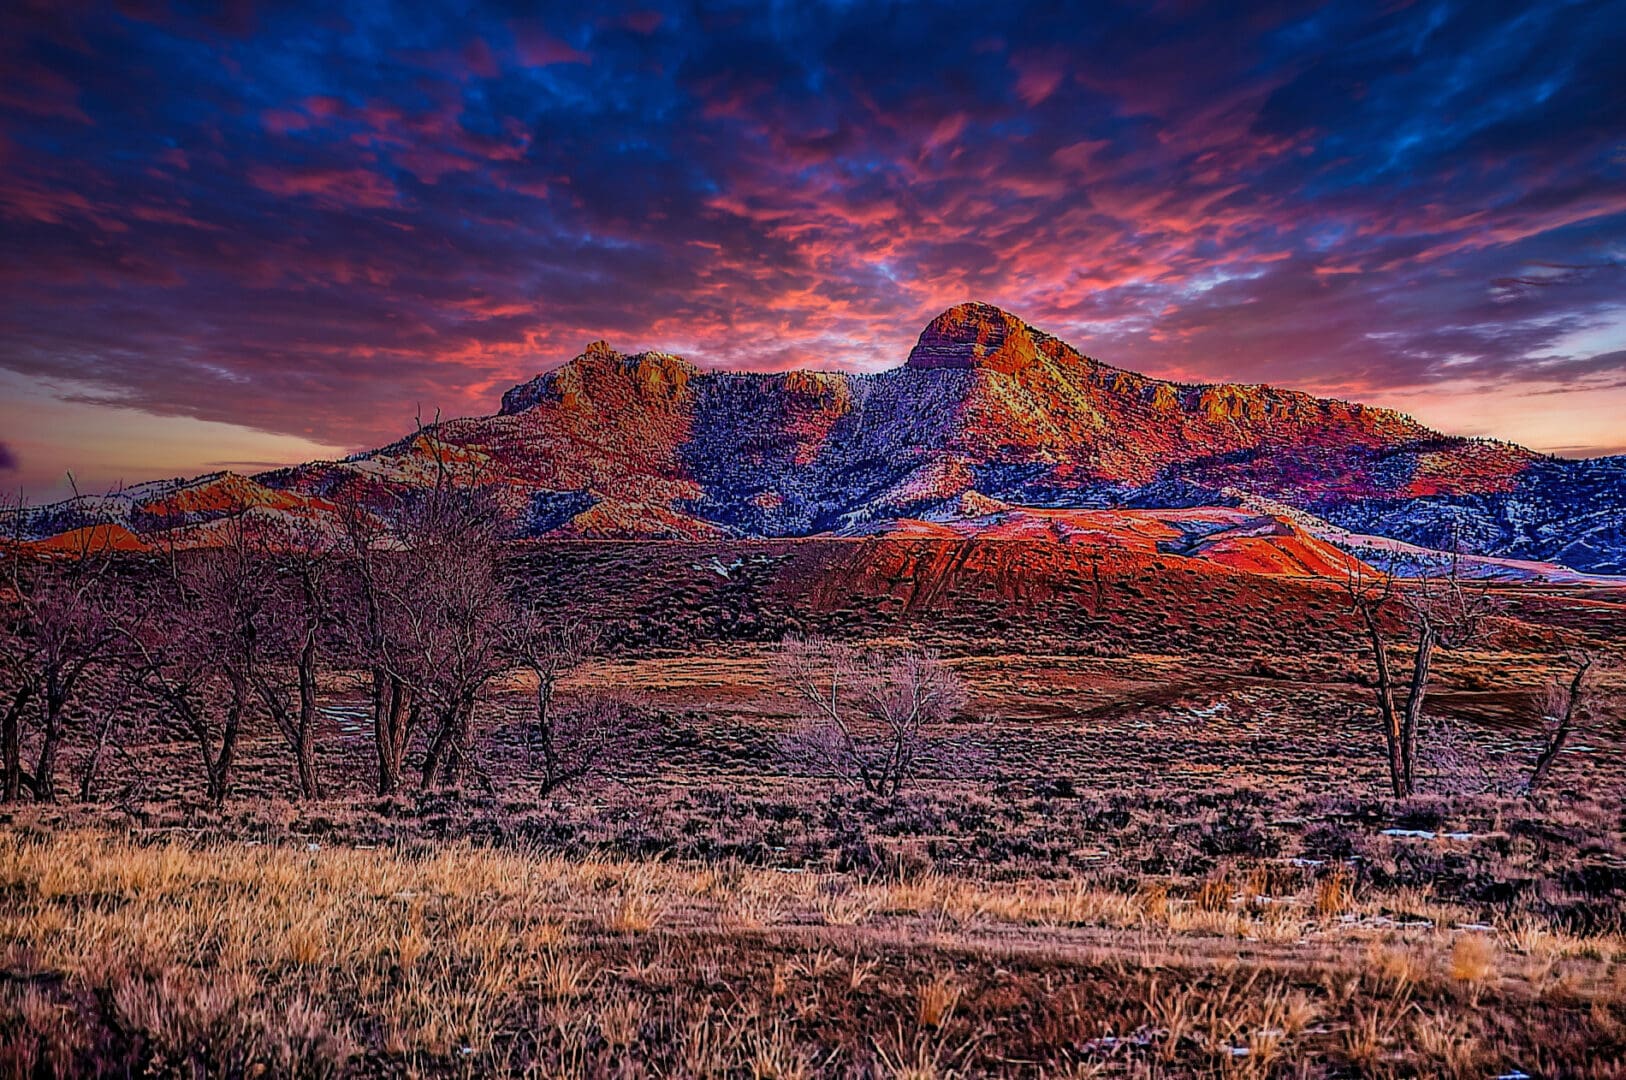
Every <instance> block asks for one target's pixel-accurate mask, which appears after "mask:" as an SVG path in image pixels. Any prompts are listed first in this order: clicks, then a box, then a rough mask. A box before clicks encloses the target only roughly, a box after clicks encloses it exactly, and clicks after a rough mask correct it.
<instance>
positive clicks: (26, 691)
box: [0, 683, 34, 803]
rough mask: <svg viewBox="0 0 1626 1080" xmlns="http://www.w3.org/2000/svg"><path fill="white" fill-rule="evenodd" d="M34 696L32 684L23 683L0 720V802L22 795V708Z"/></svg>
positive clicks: (26, 705) (14, 799)
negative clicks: (0, 771)
mask: <svg viewBox="0 0 1626 1080" xmlns="http://www.w3.org/2000/svg"><path fill="white" fill-rule="evenodd" d="M33 696H34V688H33V686H31V685H29V684H27V683H24V684H23V685H22V686H21V687H20V688H19V689H18V690H17V692H16V694H15V695H14V696H13V697H12V699H11V705H10V706H9V707H8V708H7V709H6V715H5V717H4V719H3V720H0V769H3V770H4V775H3V776H0V802H8V803H12V802H17V801H18V800H20V799H21V798H22V797H23V710H24V709H26V708H28V702H29V699H31V698H32V697H33Z"/></svg>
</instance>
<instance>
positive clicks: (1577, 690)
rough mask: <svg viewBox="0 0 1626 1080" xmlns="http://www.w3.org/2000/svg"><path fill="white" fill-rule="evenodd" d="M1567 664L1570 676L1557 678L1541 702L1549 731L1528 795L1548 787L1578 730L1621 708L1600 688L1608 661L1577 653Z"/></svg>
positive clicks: (1553, 680)
mask: <svg viewBox="0 0 1626 1080" xmlns="http://www.w3.org/2000/svg"><path fill="white" fill-rule="evenodd" d="M1567 660H1568V662H1569V664H1570V666H1571V667H1572V668H1573V669H1574V670H1573V671H1572V672H1571V673H1570V676H1569V677H1568V678H1562V677H1554V678H1553V679H1552V681H1551V682H1549V683H1548V685H1547V687H1546V690H1545V692H1544V693H1543V695H1542V698H1541V701H1542V716H1543V718H1544V719H1545V721H1546V725H1547V727H1546V731H1545V734H1544V737H1543V739H1542V746H1541V752H1540V753H1539V754H1538V755H1537V756H1536V764H1535V767H1534V768H1533V769H1532V770H1531V772H1530V779H1529V781H1528V782H1526V784H1525V792H1526V793H1527V794H1535V792H1536V790H1537V789H1538V788H1540V787H1542V786H1543V785H1544V784H1546V782H1547V776H1548V774H1549V773H1551V772H1552V769H1553V763H1554V762H1556V761H1557V760H1558V755H1559V754H1561V753H1563V752H1564V747H1565V745H1566V744H1567V743H1568V742H1569V740H1570V736H1571V735H1572V734H1573V733H1574V732H1575V729H1576V728H1577V727H1578V726H1580V725H1581V724H1584V723H1587V722H1589V721H1592V720H1595V719H1596V718H1597V717H1599V716H1600V715H1602V714H1603V713H1604V712H1607V711H1610V710H1614V711H1619V710H1620V708H1621V702H1620V700H1619V699H1618V698H1617V697H1615V696H1613V695H1610V694H1609V693H1608V692H1607V691H1606V690H1604V689H1603V687H1601V686H1600V685H1599V684H1598V677H1599V676H1600V675H1602V674H1603V673H1604V672H1605V671H1607V670H1608V668H1609V667H1610V666H1611V664H1610V662H1609V661H1608V660H1607V659H1605V658H1602V657H1599V656H1598V655H1596V654H1595V653H1591V652H1586V651H1582V650H1577V651H1575V652H1572V653H1570V654H1569V656H1568V657H1567Z"/></svg>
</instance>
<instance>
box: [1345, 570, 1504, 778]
mask: <svg viewBox="0 0 1626 1080" xmlns="http://www.w3.org/2000/svg"><path fill="white" fill-rule="evenodd" d="M1344 589H1345V593H1346V594H1347V595H1348V597H1349V599H1350V604H1351V606H1352V607H1353V608H1354V610H1355V612H1356V613H1357V614H1358V615H1359V616H1360V618H1361V623H1362V626H1363V627H1364V629H1365V630H1366V635H1367V642H1368V645H1369V646H1370V648H1371V652H1372V664H1373V667H1374V669H1375V671H1376V676H1377V678H1376V686H1375V689H1376V695H1377V706H1378V718H1379V721H1380V724H1381V726H1382V729H1383V737H1384V744H1385V749H1386V751H1387V758H1388V766H1389V783H1390V788H1391V790H1392V791H1393V793H1394V794H1395V796H1396V797H1405V796H1409V795H1412V794H1414V793H1415V792H1416V790H1417V776H1416V774H1417V768H1416V766H1417V760H1416V759H1417V727H1418V723H1419V721H1420V720H1421V719H1422V714H1423V704H1424V701H1425V700H1426V698H1427V696H1428V684H1429V679H1430V676H1431V674H1432V671H1433V661H1434V652H1435V649H1436V648H1444V649H1455V648H1463V647H1465V646H1467V645H1469V644H1471V643H1472V642H1474V641H1475V640H1477V639H1478V638H1479V637H1480V636H1481V635H1482V634H1483V632H1484V629H1485V626H1486V622H1487V620H1488V619H1489V618H1490V616H1491V615H1493V614H1494V613H1495V611H1496V604H1495V600H1494V598H1493V597H1492V596H1491V594H1490V588H1489V583H1488V582H1474V581H1470V580H1468V579H1467V578H1465V577H1464V576H1463V574H1462V572H1461V560H1460V558H1458V556H1457V555H1455V554H1452V555H1450V556H1449V558H1448V561H1447V564H1446V566H1445V568H1444V569H1443V570H1442V571H1440V572H1434V573H1426V572H1425V573H1423V574H1420V575H1418V576H1417V577H1415V578H1412V579H1408V580H1405V581H1402V580H1401V579H1400V578H1399V576H1398V575H1397V574H1396V573H1395V571H1394V568H1393V567H1392V566H1385V567H1383V568H1373V567H1371V566H1369V565H1367V564H1366V563H1364V562H1361V561H1359V560H1351V564H1350V566H1349V569H1348V570H1347V572H1346V577H1345V580H1344ZM1396 607H1398V609H1399V612H1398V613H1399V615H1400V621H1401V622H1402V623H1403V624H1404V625H1405V626H1406V628H1407V630H1408V631H1409V633H1410V636H1411V639H1412V645H1413V654H1412V670H1411V676H1410V679H1409V681H1408V683H1407V686H1406V697H1405V700H1404V702H1403V703H1401V704H1399V705H1397V703H1396V700H1395V681H1394V674H1393V663H1392V658H1391V655H1390V651H1389V642H1388V638H1387V632H1386V630H1385V628H1384V613H1385V611H1387V610H1393V609H1394V608H1396Z"/></svg>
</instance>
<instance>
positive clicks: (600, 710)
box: [538, 691, 652, 797]
mask: <svg viewBox="0 0 1626 1080" xmlns="http://www.w3.org/2000/svg"><path fill="white" fill-rule="evenodd" d="M649 717H650V709H649V704H648V703H647V702H646V701H644V700H642V699H640V698H633V697H627V696H625V695H619V694H607V693H601V692H596V691H589V692H586V693H581V694H575V695H570V696H567V697H565V698H563V699H561V700H560V701H559V703H558V704H557V705H556V706H555V707H554V708H553V709H552V711H551V712H550V714H549V717H548V720H547V728H546V732H545V733H544V734H543V735H542V736H541V740H540V741H541V746H540V765H541V768H542V780H541V784H540V787H539V790H538V794H540V795H542V796H544V797H545V796H548V795H551V794H553V793H554V792H555V791H557V790H559V789H561V788H565V787H573V786H580V785H585V784H591V783H592V782H594V781H596V780H602V779H606V778H610V777H614V776H616V775H618V774H620V773H622V772H623V771H624V770H625V769H626V767H627V766H628V765H629V764H630V763H631V762H632V761H633V760H634V759H635V758H636V757H637V755H638V754H639V752H640V751H641V750H642V749H643V748H644V747H645V745H646V743H647V742H648V739H649V736H650V735H651V734H652V728H651V726H650V723H649Z"/></svg>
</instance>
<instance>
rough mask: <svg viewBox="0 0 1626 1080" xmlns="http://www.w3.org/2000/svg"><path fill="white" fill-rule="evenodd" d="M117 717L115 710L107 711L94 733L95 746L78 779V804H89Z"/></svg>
mask: <svg viewBox="0 0 1626 1080" xmlns="http://www.w3.org/2000/svg"><path fill="white" fill-rule="evenodd" d="M121 705H122V703H121ZM117 716H118V709H117V708H110V709H108V710H107V712H106V713H104V714H103V716H102V724H101V728H100V729H99V730H98V731H97V732H96V745H95V746H93V747H91V749H90V756H89V757H88V758H86V759H85V771H84V775H83V776H81V777H80V778H79V801H80V802H89V801H90V796H91V794H92V792H94V791H95V788H96V774H97V773H98V772H100V771H101V767H102V755H103V754H104V753H106V752H107V741H108V739H109V738H111V737H112V734H113V724H114V722H115V720H116V718H117Z"/></svg>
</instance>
